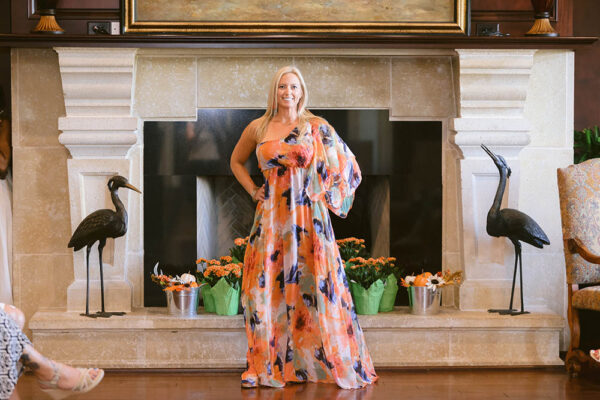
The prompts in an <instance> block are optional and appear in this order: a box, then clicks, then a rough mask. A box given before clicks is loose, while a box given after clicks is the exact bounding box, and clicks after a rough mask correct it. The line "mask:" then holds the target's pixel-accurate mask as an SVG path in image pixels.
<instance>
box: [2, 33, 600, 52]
mask: <svg viewBox="0 0 600 400" xmlns="http://www.w3.org/2000/svg"><path fill="white" fill-rule="evenodd" d="M597 39H598V38H597V37H587V36H581V37H575V36H559V37H534V36H501V37H494V36H455V35H386V34H369V35H353V34H318V35H316V34H293V35H292V34H282V35H275V34H269V35H249V34H236V35H224V34H223V35H160V34H152V35H144V34H127V35H73V34H63V35H54V36H42V35H36V34H27V35H23V34H0V46H7V47H15V48H16V47H20V48H24V47H36V48H40V47H136V48H145V47H150V48H275V47H283V48H360V47H362V48H371V49H373V48H449V49H456V48H480V49H506V48H510V49H519V48H530V49H551V48H561V49H574V48H579V47H582V46H587V45H590V44H593V43H594V42H595V41H596V40H597Z"/></svg>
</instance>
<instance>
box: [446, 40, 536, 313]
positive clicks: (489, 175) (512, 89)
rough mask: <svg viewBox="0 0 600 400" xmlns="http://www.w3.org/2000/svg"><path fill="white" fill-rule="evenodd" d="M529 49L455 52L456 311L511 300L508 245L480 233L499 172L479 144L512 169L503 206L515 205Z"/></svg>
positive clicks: (525, 128) (524, 141)
mask: <svg viewBox="0 0 600 400" xmlns="http://www.w3.org/2000/svg"><path fill="white" fill-rule="evenodd" d="M535 51H536V50H460V49H459V50H457V53H458V56H459V64H460V70H459V74H460V78H459V79H460V98H459V102H460V104H459V106H460V113H459V115H460V118H455V119H454V120H452V121H451V124H450V127H451V129H452V130H453V131H454V132H455V135H454V136H453V137H452V138H451V140H452V141H453V142H454V144H455V145H456V146H457V147H458V148H459V149H460V151H461V152H462V156H463V158H462V159H461V160H459V161H458V162H459V168H460V174H459V175H458V176H457V179H459V181H458V187H459V188H461V189H460V190H461V200H460V207H459V208H460V210H459V211H460V212H462V221H463V226H462V230H459V232H460V231H462V238H461V239H462V259H463V266H464V274H465V276H464V278H465V281H464V283H463V285H462V286H461V288H460V308H461V309H462V310H478V309H479V310H481V309H488V308H507V307H508V302H509V300H510V297H509V296H510V287H511V282H512V272H513V265H514V252H513V246H512V244H511V243H510V242H509V241H508V240H506V239H504V238H492V237H490V236H489V235H488V234H487V232H486V217H487V212H488V210H489V208H490V206H491V205H492V202H493V198H494V194H495V192H496V188H497V185H498V178H499V175H498V170H497V168H496V166H495V165H494V163H493V162H492V160H491V159H490V157H489V156H488V155H487V154H486V153H485V152H484V151H483V150H482V149H481V147H480V145H481V144H482V143H484V144H485V145H487V146H488V147H489V148H490V149H492V151H494V152H495V153H497V154H501V155H502V156H503V157H504V158H505V159H506V161H507V162H508V164H509V166H510V168H511V169H512V175H511V177H510V179H509V183H508V184H507V188H506V192H505V195H504V202H503V205H502V207H511V208H518V198H519V197H518V190H519V175H520V174H519V170H520V166H519V153H520V151H521V150H522V149H523V147H525V146H527V145H528V144H529V142H530V138H529V123H528V121H527V120H526V119H525V118H524V116H523V111H524V106H525V99H526V95H527V88H528V83H529V76H530V74H531V68H532V66H533V55H534V53H535ZM516 294H517V295H518V291H516ZM515 297H518V296H515ZM515 304H518V302H516V303H515Z"/></svg>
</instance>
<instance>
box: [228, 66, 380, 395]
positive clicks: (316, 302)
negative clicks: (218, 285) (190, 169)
mask: <svg viewBox="0 0 600 400" xmlns="http://www.w3.org/2000/svg"><path fill="white" fill-rule="evenodd" d="M307 98H308V93H307V91H306V85H305V84H304V79H303V78H302V75H301V74H300V71H298V69H296V68H294V67H284V68H281V69H280V70H279V71H277V73H276V74H275V76H274V78H273V81H272V83H271V87H270V90H269V97H268V103H267V111H266V112H265V114H264V115H263V116H262V117H261V118H258V119H256V120H254V121H252V122H251V123H250V124H249V125H248V127H246V129H245V130H244V132H243V133H242V136H241V137H240V139H239V141H238V143H237V145H236V146H235V149H234V150H233V154H232V156H231V170H232V171H233V174H234V175H235V177H236V178H237V180H238V181H239V182H240V184H241V185H242V186H243V187H244V189H246V191H247V192H248V193H249V194H250V195H251V196H252V199H254V200H255V201H257V202H258V205H257V208H256V214H255V218H254V224H253V226H252V229H251V231H250V236H249V243H248V246H247V249H246V254H245V257H244V270H243V282H242V307H243V309H244V320H245V323H246V335H247V338H248V352H247V369H246V371H244V373H243V374H242V386H243V387H255V386H257V385H258V384H261V385H265V386H273V387H281V386H284V385H285V383H286V382H306V381H312V382H335V383H337V384H338V385H339V386H340V387H342V388H360V387H364V386H366V385H367V384H369V383H373V382H375V381H376V380H377V378H378V377H377V375H376V374H375V370H374V368H373V363H372V361H371V357H370V356H369V353H368V350H367V346H366V343H365V340H364V337H363V333H362V330H361V328H360V326H359V324H358V319H357V317H356V313H355V311H354V304H353V302H352V298H351V296H350V292H349V290H348V281H347V280H346V275H345V272H344V268H343V266H344V264H343V263H342V260H341V258H340V255H339V250H338V247H337V244H336V242H335V237H334V235H333V230H332V228H331V221H330V219H329V212H328V209H329V210H331V211H333V212H334V213H335V214H337V215H339V216H341V217H345V216H346V215H347V213H348V212H349V211H350V208H351V207H352V202H353V200H354V191H355V190H356V188H357V186H358V184H359V183H360V181H361V175H360V169H359V167H358V164H357V163H356V160H355V157H354V155H353V154H352V153H351V152H350V149H349V148H348V147H347V146H346V144H345V143H344V142H343V141H342V140H341V139H340V138H339V137H338V135H337V134H336V133H335V131H334V129H333V128H332V127H331V126H330V125H329V124H328V123H327V122H326V121H325V120H323V119H321V118H318V117H315V116H314V115H313V114H311V113H310V112H309V111H308V110H307V109H306V104H307ZM254 150H256V156H257V158H258V161H259V165H260V168H261V170H262V172H263V175H264V178H265V184H264V185H262V186H260V187H257V186H255V185H254V182H253V181H252V179H251V178H250V175H249V174H248V171H247V169H246V168H245V167H244V163H245V162H246V160H247V159H248V157H249V156H250V154H251V153H252V151H254Z"/></svg>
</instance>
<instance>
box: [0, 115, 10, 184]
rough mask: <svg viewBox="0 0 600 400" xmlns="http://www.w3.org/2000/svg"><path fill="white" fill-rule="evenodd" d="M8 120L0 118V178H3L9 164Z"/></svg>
mask: <svg viewBox="0 0 600 400" xmlns="http://www.w3.org/2000/svg"><path fill="white" fill-rule="evenodd" d="M10 150H11V149H10V121H9V120H8V119H7V118H0V179H5V178H6V174H7V173H8V165H9V164H10Z"/></svg>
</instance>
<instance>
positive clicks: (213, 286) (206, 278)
mask: <svg viewBox="0 0 600 400" xmlns="http://www.w3.org/2000/svg"><path fill="white" fill-rule="evenodd" d="M197 263H198V264H203V266H204V268H201V269H200V270H199V271H198V273H199V276H198V277H199V279H202V282H203V283H205V284H206V286H205V289H203V290H202V296H203V299H204V308H205V310H206V312H216V313H217V314H218V315H235V314H237V312H238V307H239V302H240V292H241V286H242V265H243V264H242V263H241V262H240V263H234V262H233V258H232V257H231V256H223V257H221V258H220V259H219V260H206V259H203V258H200V259H198V261H197Z"/></svg>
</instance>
